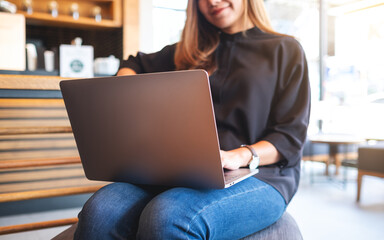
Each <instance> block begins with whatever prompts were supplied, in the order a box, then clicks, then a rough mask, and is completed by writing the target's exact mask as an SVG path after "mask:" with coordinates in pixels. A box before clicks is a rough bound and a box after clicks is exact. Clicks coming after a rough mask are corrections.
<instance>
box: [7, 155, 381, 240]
mask: <svg viewBox="0 0 384 240" xmlns="http://www.w3.org/2000/svg"><path fill="white" fill-rule="evenodd" d="M332 170H333V169H332V168H331V172H332ZM344 170H345V169H342V171H341V173H342V174H341V176H340V177H337V178H332V179H329V178H327V177H325V176H324V175H323V172H324V165H323V164H321V163H310V162H308V163H305V164H304V166H303V171H302V178H301V183H300V187H299V191H298V193H297V194H296V196H295V197H294V198H293V200H292V202H291V204H290V205H289V207H288V212H290V213H291V215H292V216H293V217H294V218H295V219H296V221H297V223H298V225H299V227H300V229H301V232H302V235H303V237H304V239H306V240H320V239H321V240H323V239H327V240H333V239H334V240H340V239H348V240H360V239H361V240H367V239H368V240H376V239H383V233H384V232H383V226H384V179H380V178H375V177H369V176H367V177H364V179H363V190H362V196H361V202H360V203H359V204H357V203H356V202H355V199H356V176H357V171H356V169H350V168H349V169H348V170H347V182H346V184H345V185H344V184H343V181H342V180H343V179H344V178H343V176H344V173H345V171H344ZM87 197H88V196H83V197H80V198H79V199H76V201H75V202H77V205H79V206H80V205H81V202H82V201H85V200H86V198H87ZM63 201H64V202H68V199H64V200H63ZM75 205H76V204H75ZM0 207H1V206H0ZM12 207H13V208H17V206H11V207H9V208H8V212H11V211H13V212H17V210H16V209H11V208H12ZM79 210H80V207H78V206H71V207H70V208H67V209H63V210H59V211H51V210H50V211H45V212H40V213H27V214H15V215H7V214H4V213H6V211H7V210H6V209H0V212H2V213H3V214H1V215H2V216H0V225H1V226H4V225H10V224H19V223H25V222H33V221H42V220H50V219H55V218H64V217H68V218H70V217H74V216H76V215H77V213H78V212H79ZM21 211H23V210H21ZM65 228H67V227H60V228H54V229H49V230H41V231H33V232H26V233H19V234H9V235H4V236H0V239H7V240H16V239H17V240H19V239H28V240H43V239H44V240H45V239H51V238H52V237H54V236H55V235H57V234H58V233H59V232H61V231H62V230H64V229H65Z"/></svg>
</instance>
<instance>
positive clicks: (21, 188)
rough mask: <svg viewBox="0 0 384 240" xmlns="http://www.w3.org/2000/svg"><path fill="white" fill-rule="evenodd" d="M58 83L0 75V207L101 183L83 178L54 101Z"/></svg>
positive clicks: (2, 230)
mask: <svg viewBox="0 0 384 240" xmlns="http://www.w3.org/2000/svg"><path fill="white" fill-rule="evenodd" d="M61 80H62V78H59V77H41V76H38V77H37V76H12V75H0V91H1V92H0V203H3V202H12V201H21V200H30V199H39V198H50V197H59V196H67V195H74V194H84V193H93V192H95V191H97V190H98V189H99V188H100V187H102V186H103V185H105V184H106V183H104V182H97V181H89V180H87V179H86V178H85V176H84V172H83V169H82V166H81V162H80V158H79V155H78V152H77V149H76V144H75V140H74V138H73V135H72V131H71V127H70V124H69V120H68V117H67V113H66V111H65V106H64V102H63V100H62V99H61V98H60V96H61V94H60V92H59V82H60V81H61ZM46 93H49V94H48V95H52V93H55V94H56V95H57V97H49V96H48V97H47V96H45V95H47V94H46ZM76 222H77V218H70V219H59V220H53V221H45V222H38V223H27V224H22V225H14V226H1V227H0V235H2V234H9V233H16V232H22V231H29V230H36V229H42V228H49V227H57V226H63V225H70V224H73V223H76Z"/></svg>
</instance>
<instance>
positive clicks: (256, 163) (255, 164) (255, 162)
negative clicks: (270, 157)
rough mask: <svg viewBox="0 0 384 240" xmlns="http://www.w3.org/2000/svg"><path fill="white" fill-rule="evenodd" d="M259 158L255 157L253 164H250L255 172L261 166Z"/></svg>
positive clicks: (250, 167)
mask: <svg viewBox="0 0 384 240" xmlns="http://www.w3.org/2000/svg"><path fill="white" fill-rule="evenodd" d="M259 161H260V160H259V158H258V157H254V158H253V159H252V160H251V162H250V163H249V169H251V170H253V169H256V168H257V167H258V166H259Z"/></svg>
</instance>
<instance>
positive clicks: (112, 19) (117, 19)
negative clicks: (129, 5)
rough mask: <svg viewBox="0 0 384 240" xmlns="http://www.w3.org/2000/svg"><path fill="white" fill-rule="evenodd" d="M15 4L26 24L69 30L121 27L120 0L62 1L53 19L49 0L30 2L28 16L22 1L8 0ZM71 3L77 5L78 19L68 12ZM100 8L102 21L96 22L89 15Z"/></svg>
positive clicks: (33, 0) (59, 2)
mask: <svg viewBox="0 0 384 240" xmlns="http://www.w3.org/2000/svg"><path fill="white" fill-rule="evenodd" d="M10 1H11V2H13V3H14V4H16V6H17V9H18V13H20V14H23V15H24V16H25V18H26V22H27V24H31V25H46V26H64V27H70V28H84V27H91V28H120V27H122V8H121V6H122V2H121V0H62V1H56V2H57V3H58V16H57V17H53V16H52V15H51V14H50V12H49V10H48V5H49V2H50V1H51V0H32V10H33V11H32V13H31V14H28V13H27V12H26V11H25V10H24V7H23V3H22V0H10ZM73 3H77V4H78V5H79V18H78V19H74V18H73V17H72V15H71V12H70V6H71V4H73ZM96 6H99V7H101V16H102V20H101V21H99V22H97V21H96V20H95V19H94V18H93V17H92V14H91V9H92V8H93V7H96Z"/></svg>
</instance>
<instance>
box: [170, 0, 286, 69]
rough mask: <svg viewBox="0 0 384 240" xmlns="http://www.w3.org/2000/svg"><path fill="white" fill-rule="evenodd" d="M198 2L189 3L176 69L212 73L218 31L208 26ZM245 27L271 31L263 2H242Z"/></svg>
mask: <svg viewBox="0 0 384 240" xmlns="http://www.w3.org/2000/svg"><path fill="white" fill-rule="evenodd" d="M197 1H198V0H189V1H188V6H187V20H186V22H185V26H184V29H183V32H182V35H181V40H180V41H179V43H178V44H177V46H176V53H175V65H176V69H177V70H186V69H198V68H201V69H205V70H207V71H208V72H213V71H214V70H215V68H216V60H215V54H214V52H215V50H216V48H217V46H218V45H219V41H220V36H219V29H218V28H216V27H215V26H213V25H212V24H210V23H209V22H208V21H207V20H206V19H205V17H204V16H203V15H202V14H201V12H200V10H199V9H198V3H197ZM243 6H244V14H243V22H244V26H247V25H246V24H247V23H248V21H250V22H251V23H252V24H253V25H254V26H256V27H258V28H259V29H260V30H261V31H263V32H266V33H271V34H277V35H280V34H279V33H277V32H275V31H273V29H272V26H271V23H270V21H269V18H268V15H267V12H266V10H265V6H264V2H263V0H243Z"/></svg>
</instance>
